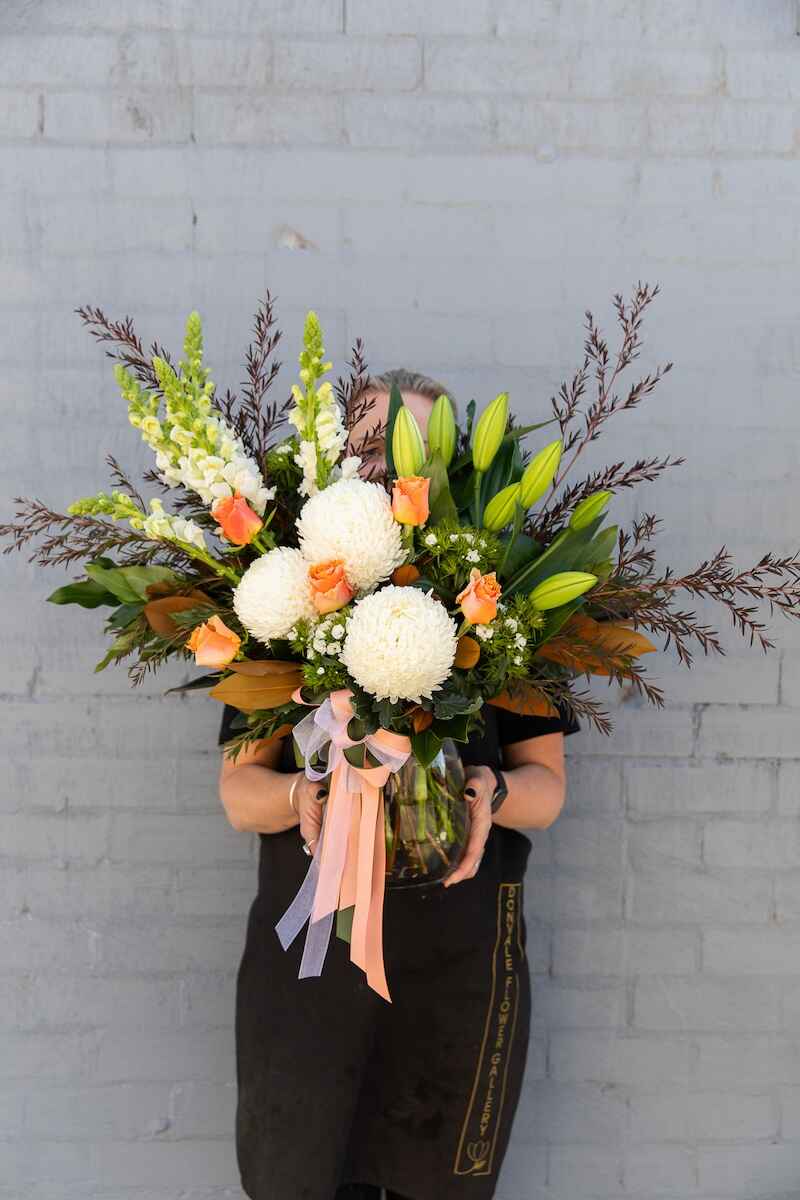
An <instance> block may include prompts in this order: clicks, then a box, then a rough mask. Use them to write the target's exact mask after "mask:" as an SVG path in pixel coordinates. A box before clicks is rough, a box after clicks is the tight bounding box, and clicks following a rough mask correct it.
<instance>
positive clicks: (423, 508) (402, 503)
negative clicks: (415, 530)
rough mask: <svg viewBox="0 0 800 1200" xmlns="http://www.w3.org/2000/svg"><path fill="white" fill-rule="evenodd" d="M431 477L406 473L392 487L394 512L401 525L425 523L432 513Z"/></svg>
mask: <svg viewBox="0 0 800 1200" xmlns="http://www.w3.org/2000/svg"><path fill="white" fill-rule="evenodd" d="M430 486H431V481H430V479H423V478H422V477H421V476H420V475H405V476H404V477H403V478H402V479H397V480H395V482H394V485H393V487H392V512H393V513H394V519H395V521H398V522H399V523H400V524H401V525H424V524H425V522H426V521H427V519H428V517H429V515H430V511H431V510H430V507H429V506H428V491H429V489H430Z"/></svg>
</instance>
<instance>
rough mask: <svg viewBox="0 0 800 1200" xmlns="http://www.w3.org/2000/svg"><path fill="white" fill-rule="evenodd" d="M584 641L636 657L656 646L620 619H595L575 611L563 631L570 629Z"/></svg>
mask: <svg viewBox="0 0 800 1200" xmlns="http://www.w3.org/2000/svg"><path fill="white" fill-rule="evenodd" d="M573 629H574V630H575V633H576V634H577V635H578V636H579V637H580V638H581V639H582V640H583V641H585V642H597V643H598V644H599V645H601V646H603V647H604V648H605V649H606V650H611V651H613V652H614V653H616V654H626V655H628V656H629V657H630V658H638V657H639V655H640V654H651V653H653V652H655V651H656V650H657V649H658V647H657V646H654V645H653V643H652V642H651V641H650V639H649V638H647V637H645V635H644V634H643V633H639V631H638V630H637V629H631V628H630V627H629V626H628V625H627V623H623V622H620V621H596V620H595V619H594V618H593V617H589V616H587V615H586V614H585V613H576V614H575V615H574V616H573V617H571V618H570V620H569V622H568V624H567V625H566V626H565V629H564V632H565V633H568V632H570V631H571V630H573Z"/></svg>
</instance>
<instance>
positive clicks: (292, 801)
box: [289, 771, 303, 817]
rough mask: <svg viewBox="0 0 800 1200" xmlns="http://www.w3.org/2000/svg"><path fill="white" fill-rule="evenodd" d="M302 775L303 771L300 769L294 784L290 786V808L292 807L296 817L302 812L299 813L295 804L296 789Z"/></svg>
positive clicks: (293, 781)
mask: <svg viewBox="0 0 800 1200" xmlns="http://www.w3.org/2000/svg"><path fill="white" fill-rule="evenodd" d="M302 777H303V772H302V771H298V772H297V774H296V775H295V777H294V779H293V780H292V786H291V787H290V788H289V808H291V810H292V812H293V813H294V815H295V816H296V817H297V816H299V815H300V814H299V813H298V811H297V809H296V808H295V806H294V789H295V788H296V787H297V785H298V783H299V782H300V780H301V779H302Z"/></svg>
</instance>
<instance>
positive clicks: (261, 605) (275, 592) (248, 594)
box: [233, 546, 316, 642]
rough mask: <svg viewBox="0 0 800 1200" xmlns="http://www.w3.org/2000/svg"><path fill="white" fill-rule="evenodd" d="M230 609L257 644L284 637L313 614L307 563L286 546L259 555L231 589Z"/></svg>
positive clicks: (298, 552)
mask: <svg viewBox="0 0 800 1200" xmlns="http://www.w3.org/2000/svg"><path fill="white" fill-rule="evenodd" d="M233 608H234V612H235V613H236V615H237V617H238V618H239V620H240V621H241V622H242V625H244V627H245V629H246V630H247V631H248V633H252V635H253V637H256V638H258V639H259V641H262V642H269V640H270V639H271V638H282V637H286V635H287V633H288V632H289V630H290V629H291V628H292V626H293V625H294V624H295V623H296V622H297V621H299V620H301V619H306V620H310V619H311V618H312V617H313V616H314V615H315V614H316V609H315V608H314V604H313V602H312V599H311V585H310V583H309V578H308V562H307V561H306V559H305V558H304V557H303V555H302V554H301V553H300V551H299V550H294V549H292V548H291V547H289V546H279V547H277V548H276V549H275V550H270V551H268V552H267V553H266V554H262V555H261V557H260V558H257V559H256V560H255V562H253V563H251V564H250V566H249V567H248V568H247V570H246V571H245V573H244V575H243V576H242V578H241V580H240V581H239V583H238V584H237V585H236V587H235V588H234V590H233Z"/></svg>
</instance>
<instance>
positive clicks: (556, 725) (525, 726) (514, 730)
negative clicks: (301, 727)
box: [218, 704, 580, 771]
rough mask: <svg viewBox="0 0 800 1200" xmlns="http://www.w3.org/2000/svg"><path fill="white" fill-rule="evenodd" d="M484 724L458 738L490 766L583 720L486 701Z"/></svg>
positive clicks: (289, 761)
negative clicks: (511, 750)
mask: <svg viewBox="0 0 800 1200" xmlns="http://www.w3.org/2000/svg"><path fill="white" fill-rule="evenodd" d="M238 712H239V710H238V709H237V708H234V707H233V706H232V705H231V704H226V705H225V708H224V710H223V713H222V720H221V722H220V728H219V737H218V744H219V745H220V746H221V745H223V744H224V743H225V742H227V741H228V740H229V738H232V737H234V736H235V734H236V733H237V732H238V731H237V730H235V729H232V728H231V726H232V724H233V721H234V718H235V717H236V716H237V714H238ZM483 719H484V728H483V729H482V730H476V731H475V732H474V733H473V734H472V735H471V736H470V738H469V741H467V742H457V743H456V745H457V746H458V751H459V754H460V755H461V758H462V760H463V762H465V763H468V764H470V765H475V766H477V765H480V764H482V763H483V764H486V766H490V767H492V766H494V767H502V766H503V746H510V745H511V744H512V743H513V742H522V741H525V740H526V739H527V738H533V737H541V736H542V735H543V734H546V733H563V734H570V733H577V732H578V730H579V729H580V724H579V723H578V722H577V721H576V720H575V719H574V718H572V717H569V716H568V715H567V713H566V710H565V709H564V708H563V707H560V706H559V716H557V717H524V716H520V715H519V714H518V713H513V712H508V711H507V710H506V709H504V708H496V707H495V706H494V705H493V704H487V705H484V709H483ZM278 769H279V770H282V771H294V770H296V769H297V768H296V766H295V759H294V754H293V752H292V739H291V738H290V737H286V738H284V739H283V755H282V760H281V763H280V766H279V768H278Z"/></svg>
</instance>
